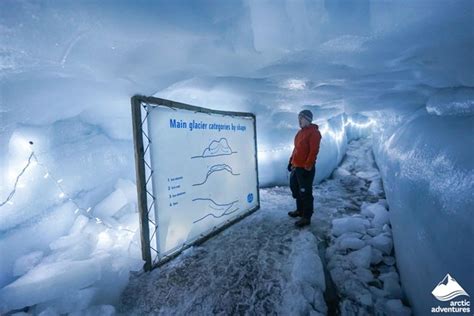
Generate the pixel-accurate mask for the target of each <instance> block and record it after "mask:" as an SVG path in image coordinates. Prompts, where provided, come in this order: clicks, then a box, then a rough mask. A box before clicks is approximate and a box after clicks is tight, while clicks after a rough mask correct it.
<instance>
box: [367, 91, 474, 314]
mask: <svg viewBox="0 0 474 316" xmlns="http://www.w3.org/2000/svg"><path fill="white" fill-rule="evenodd" d="M465 102H472V99H464V100H463V102H458V105H457V106H455V105H452V107H453V108H455V107H456V108H457V109H455V110H452V111H450V114H448V113H447V112H446V113H445V114H446V115H432V114H430V113H429V111H427V110H426V109H421V110H419V111H417V112H416V113H414V114H411V115H409V116H408V117H404V118H402V119H401V120H397V121H390V120H382V123H383V124H382V125H379V128H378V130H377V131H376V133H377V135H379V136H380V137H374V138H373V139H374V141H375V146H374V149H375V151H374V152H375V154H376V155H375V157H376V159H377V163H378V165H379V167H380V170H381V173H382V178H383V184H384V188H385V193H386V195H387V201H388V203H389V205H390V218H391V223H392V230H393V237H394V244H395V251H396V254H397V264H398V267H399V269H400V274H401V279H402V284H403V287H404V290H405V292H406V294H407V296H408V297H409V298H410V302H411V303H412V305H413V307H414V310H415V312H416V314H419V315H423V314H426V313H427V312H428V311H431V307H436V306H438V305H439V304H440V302H439V301H437V300H436V299H435V298H434V297H433V296H432V294H431V291H432V290H433V289H434V288H435V286H437V284H438V282H440V281H441V280H442V279H443V278H444V276H445V275H446V274H447V273H449V274H450V275H451V276H453V277H454V278H455V279H456V280H457V281H458V282H459V283H460V284H461V286H462V287H463V288H464V290H466V292H467V293H474V287H473V286H474V276H473V274H472V267H473V266H474V257H473V256H472V237H473V236H474V226H473V225H472V222H473V221H472V201H473V192H474V161H473V159H472V148H473V146H474V140H473V138H472V137H471V135H472V134H473V132H474V117H473V116H472V115H470V116H464V115H459V113H463V112H464V111H465V108H464V106H465ZM448 106H449V105H448ZM470 110H471V111H472V107H471V109H470ZM438 279H439V280H438Z"/></svg>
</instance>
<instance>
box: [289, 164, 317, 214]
mask: <svg viewBox="0 0 474 316" xmlns="http://www.w3.org/2000/svg"><path fill="white" fill-rule="evenodd" d="M314 174H315V168H314V166H313V168H312V169H311V171H307V170H306V169H304V168H295V169H293V170H292V171H291V174H290V189H291V193H292V194H293V198H295V199H296V209H297V210H298V211H300V212H303V217H305V218H311V216H312V215H313V201H314V198H313V180H314Z"/></svg>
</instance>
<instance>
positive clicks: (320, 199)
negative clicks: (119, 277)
mask: <svg viewBox="0 0 474 316" xmlns="http://www.w3.org/2000/svg"><path fill="white" fill-rule="evenodd" d="M293 209H294V200H293V199H292V197H291V193H290V191H289V188H288V187H274V188H269V189H262V190H261V209H260V210H259V211H257V212H256V213H254V214H252V215H250V216H248V217H246V218H245V219H243V220H242V221H241V222H239V223H237V224H235V225H233V226H232V227H230V228H229V229H227V230H225V231H224V232H222V233H221V234H219V235H217V236H216V237H214V238H212V239H210V240H208V241H207V242H205V243H204V244H202V245H201V246H199V247H194V248H192V249H190V250H188V251H186V252H185V254H183V255H181V256H180V257H178V258H177V259H176V260H174V261H172V262H169V263H166V264H164V265H163V266H161V267H160V268H157V269H155V270H153V271H152V272H150V273H142V274H139V275H137V276H135V277H133V278H132V280H131V281H130V283H129V285H128V287H127V288H126V289H125V291H124V293H123V294H122V299H121V305H120V306H119V308H118V310H119V312H121V313H124V314H127V315H129V314H147V313H159V314H167V313H173V314H209V313H221V314H222V313H223V314H234V313H239V314H240V313H251V314H269V313H278V314H284V315H288V314H313V315H318V314H326V313H334V312H338V311H339V312H340V313H341V314H342V315H357V314H359V315H360V314H386V315H409V314H410V309H409V308H408V307H406V306H404V305H403V303H402V301H401V299H402V290H401V286H400V282H399V276H398V272H397V269H396V266H395V258H394V254H393V247H392V245H393V242H392V237H391V229H390V223H389V216H388V210H387V204H386V202H385V200H384V193H383V189H382V185H381V182H380V175H379V173H378V170H377V168H376V165H375V163H374V159H373V155H372V150H371V140H370V139H361V140H357V141H353V142H351V143H350V144H349V146H348V151H347V154H346V156H345V158H344V160H343V162H342V164H341V165H340V167H339V168H338V169H336V170H335V171H334V173H333V175H332V177H331V178H330V179H328V180H326V181H324V182H322V183H321V184H319V185H316V186H315V209H316V212H315V214H314V216H313V219H312V225H311V226H310V227H309V228H305V229H297V228H295V227H294V225H293V222H294V221H295V220H294V219H292V218H290V217H288V215H287V212H288V211H290V210H293ZM326 248H327V250H325V249H326ZM320 254H322V255H323V256H322V259H323V260H321V257H320ZM326 261H327V265H326ZM324 266H326V267H327V269H328V271H329V273H328V272H327V271H326V272H325V271H324V269H323V267H324ZM325 275H326V277H325Z"/></svg>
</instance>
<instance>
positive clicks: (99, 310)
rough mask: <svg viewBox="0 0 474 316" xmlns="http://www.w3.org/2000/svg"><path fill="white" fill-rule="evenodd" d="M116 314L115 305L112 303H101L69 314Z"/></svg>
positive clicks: (97, 315) (85, 315) (78, 315)
mask: <svg viewBox="0 0 474 316" xmlns="http://www.w3.org/2000/svg"><path fill="white" fill-rule="evenodd" d="M115 314H116V312H115V307H113V306H112V305H99V306H91V307H89V308H88V309H86V310H82V311H80V312H73V313H70V314H69V316H114V315H115Z"/></svg>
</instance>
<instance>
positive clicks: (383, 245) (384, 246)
mask: <svg viewBox="0 0 474 316" xmlns="http://www.w3.org/2000/svg"><path fill="white" fill-rule="evenodd" d="M368 243H369V244H370V245H372V246H374V247H375V248H377V249H379V250H380V251H382V252H383V253H384V254H386V255H390V253H391V252H392V248H393V241H392V238H390V237H389V236H387V235H386V234H385V233H383V234H380V235H378V236H375V237H374V238H372V239H371V240H369V241H368Z"/></svg>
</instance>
